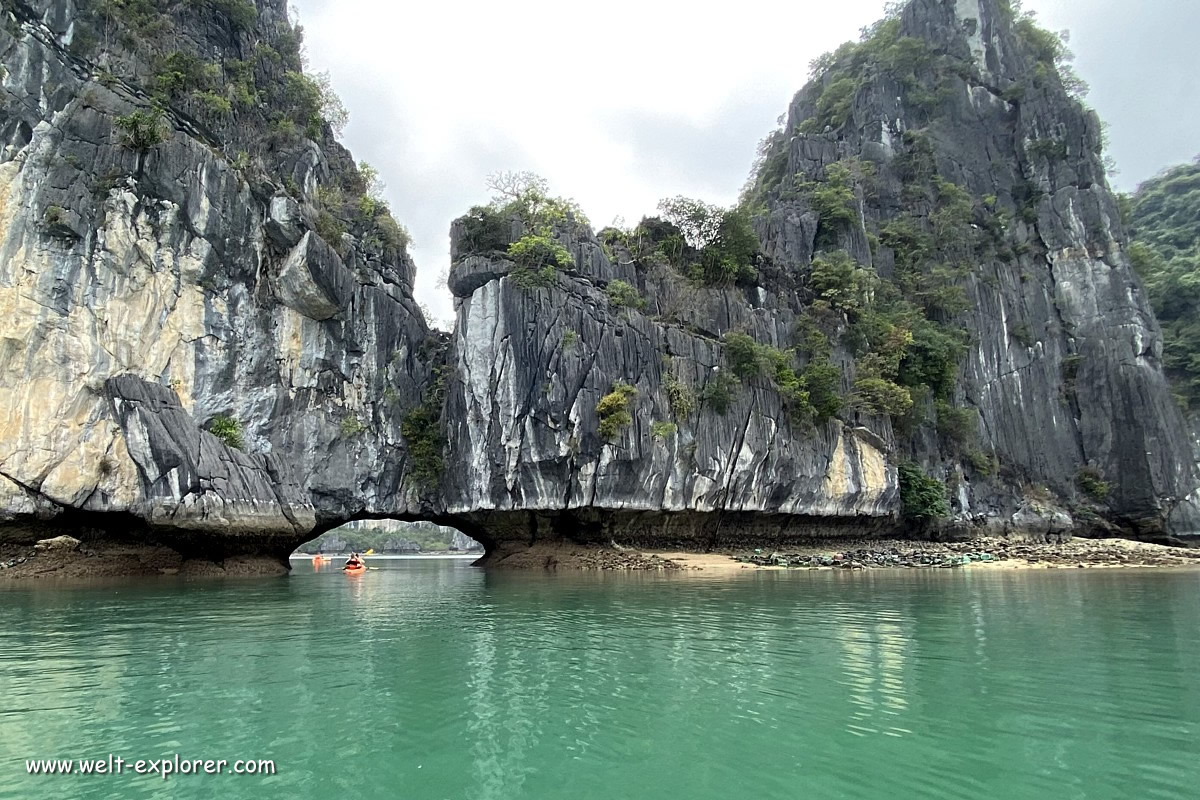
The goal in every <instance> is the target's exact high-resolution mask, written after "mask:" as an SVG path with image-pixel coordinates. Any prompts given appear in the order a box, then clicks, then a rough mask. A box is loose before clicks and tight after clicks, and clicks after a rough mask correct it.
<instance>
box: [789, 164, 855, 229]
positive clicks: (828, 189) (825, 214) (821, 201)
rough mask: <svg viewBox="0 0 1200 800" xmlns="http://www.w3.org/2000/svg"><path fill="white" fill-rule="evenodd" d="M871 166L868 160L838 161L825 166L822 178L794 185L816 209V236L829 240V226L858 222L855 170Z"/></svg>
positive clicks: (835, 227) (834, 227) (842, 225)
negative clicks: (821, 179) (854, 161)
mask: <svg viewBox="0 0 1200 800" xmlns="http://www.w3.org/2000/svg"><path fill="white" fill-rule="evenodd" d="M856 169H858V170H863V169H873V167H870V165H869V162H867V163H866V164H864V163H863V162H856V163H854V164H851V163H847V162H845V161H837V162H834V163H833V164H830V165H829V166H827V167H826V168H825V180H824V181H815V182H804V183H800V184H798V186H797V188H798V189H799V190H800V191H801V193H803V194H804V195H805V197H806V198H807V199H808V203H809V205H811V206H812V208H813V210H814V211H816V212H817V216H818V217H819V220H820V222H819V224H820V226H821V228H822V231H819V232H818V239H819V240H824V241H828V240H829V236H828V232H829V229H830V228H833V229H839V228H845V227H846V226H849V225H853V224H855V223H856V222H858V197H857V196H855V194H854V182H855V175H854V173H855V170H856Z"/></svg>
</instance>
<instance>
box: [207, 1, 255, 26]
mask: <svg viewBox="0 0 1200 800" xmlns="http://www.w3.org/2000/svg"><path fill="white" fill-rule="evenodd" d="M208 2H209V3H211V4H212V6H213V7H214V8H216V9H217V10H219V11H221V12H223V13H224V14H225V16H227V17H229V22H230V24H232V25H233V29H234V30H235V31H250V30H254V23H256V22H258V8H257V7H256V6H255V5H254V3H252V2H250V0H208Z"/></svg>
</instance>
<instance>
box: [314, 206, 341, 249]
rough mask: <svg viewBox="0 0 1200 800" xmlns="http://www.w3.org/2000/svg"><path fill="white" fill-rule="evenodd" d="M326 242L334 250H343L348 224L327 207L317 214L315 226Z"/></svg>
mask: <svg viewBox="0 0 1200 800" xmlns="http://www.w3.org/2000/svg"><path fill="white" fill-rule="evenodd" d="M313 227H314V229H315V230H316V232H317V235H318V236H320V237H321V238H322V239H324V240H325V242H326V243H327V244H328V245H329V246H330V247H332V248H333V249H334V250H337V251H338V252H341V251H342V249H343V247H344V246H345V245H344V244H343V237H344V236H345V235H346V226H345V225H344V224H343V223H342V222H341V221H340V220H339V219H338V218H337V217H335V216H334V215H333V214H331V213H329V212H328V211H327V210H325V209H321V211H320V212H319V213H318V214H317V222H316V224H315V225H314V226H313Z"/></svg>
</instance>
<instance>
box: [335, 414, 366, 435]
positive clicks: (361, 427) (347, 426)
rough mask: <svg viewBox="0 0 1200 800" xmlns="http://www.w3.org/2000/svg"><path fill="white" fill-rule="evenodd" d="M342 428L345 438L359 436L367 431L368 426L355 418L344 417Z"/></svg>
mask: <svg viewBox="0 0 1200 800" xmlns="http://www.w3.org/2000/svg"><path fill="white" fill-rule="evenodd" d="M341 427H342V435H343V436H357V435H358V434H360V433H363V432H364V431H366V429H367V426H366V424H365V423H364V422H363V421H362V420H361V419H359V418H358V417H355V416H347V417H342V426H341Z"/></svg>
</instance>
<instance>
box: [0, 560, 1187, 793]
mask: <svg viewBox="0 0 1200 800" xmlns="http://www.w3.org/2000/svg"><path fill="white" fill-rule="evenodd" d="M387 566H388V568H387V569H385V570H382V571H378V572H370V573H368V574H367V575H366V576H363V577H362V578H358V579H350V578H346V577H344V576H342V575H341V574H338V573H337V572H336V571H335V572H325V573H320V574H313V573H312V571H311V570H312V568H311V566H309V565H307V564H303V565H301V566H300V567H298V569H297V570H296V574H295V575H293V576H292V577H291V578H288V579H279V580H265V581H249V582H227V583H177V582H173V581H171V582H151V583H145V582H142V583H119V584H109V585H104V586H85V587H76V588H67V587H59V588H49V587H45V586H42V587H37V588H26V587H22V588H17V589H13V588H6V589H3V590H0V621H2V624H0V797H2V798H21V799H22V800H24V799H25V798H66V797H79V798H110V797H119V798H209V797H222V798H235V799H237V798H270V797H286V798H356V797H367V798H374V797H380V798H383V797H387V798H418V799H421V800H423V799H424V798H656V797H668V798H678V800H707V799H708V798H721V799H722V800H725V799H726V798H741V797H746V798H794V797H797V798H798V797H803V798H835V797H844V798H878V797H887V798H889V800H900V799H901V798H942V797H956V798H960V797H961V798H1083V797H1087V798H1134V797H1136V798H1143V797H1159V798H1166V797H1171V798H1179V797H1195V796H1196V787H1197V786H1200V759H1198V755H1200V688H1198V687H1200V683H1198V682H1197V669H1198V667H1200V573H1198V572H1100V571H1086V572H1084V571H1072V572H1065V571H1064V572H1024V573H990V574H989V573H972V572H962V571H954V572H946V571H934V572H894V573H893V572H887V573H885V572H872V573H865V574H864V573H855V574H842V573H829V572H798V573H790V574H789V573H764V572H758V573H749V572H747V573H742V574H736V575H733V576H731V577H728V578H723V579H722V578H703V577H696V576H688V577H678V576H676V577H672V576H667V577H663V576H646V575H620V574H602V575H588V574H582V575H581V574H559V575H533V574H484V573H482V572H479V571H477V570H475V569H473V568H471V567H469V566H466V564H465V563H464V562H454V561H402V562H392V563H390V564H388V565H387ZM110 753H113V754H115V755H120V756H121V757H123V758H125V759H128V760H134V759H146V760H149V759H159V758H162V757H163V756H167V757H173V756H174V755H175V754H179V756H180V757H181V758H183V759H189V758H203V759H213V760H216V759H228V760H230V761H231V762H232V761H233V760H235V759H239V758H241V759H246V758H250V759H272V760H274V762H275V765H276V770H277V772H276V774H274V775H269V776H265V777H264V776H257V775H255V776H249V775H233V774H229V773H228V772H226V773H223V774H220V775H205V774H200V775H182V776H175V775H173V776H170V777H169V778H168V779H166V780H163V779H162V778H161V777H160V776H159V775H157V774H154V775H134V774H132V773H131V772H130V771H129V768H128V767H127V769H126V771H125V772H123V773H122V774H120V775H79V774H71V775H29V774H27V772H26V766H25V759H28V758H80V757H85V758H97V757H101V758H107V756H108V754H110Z"/></svg>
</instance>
